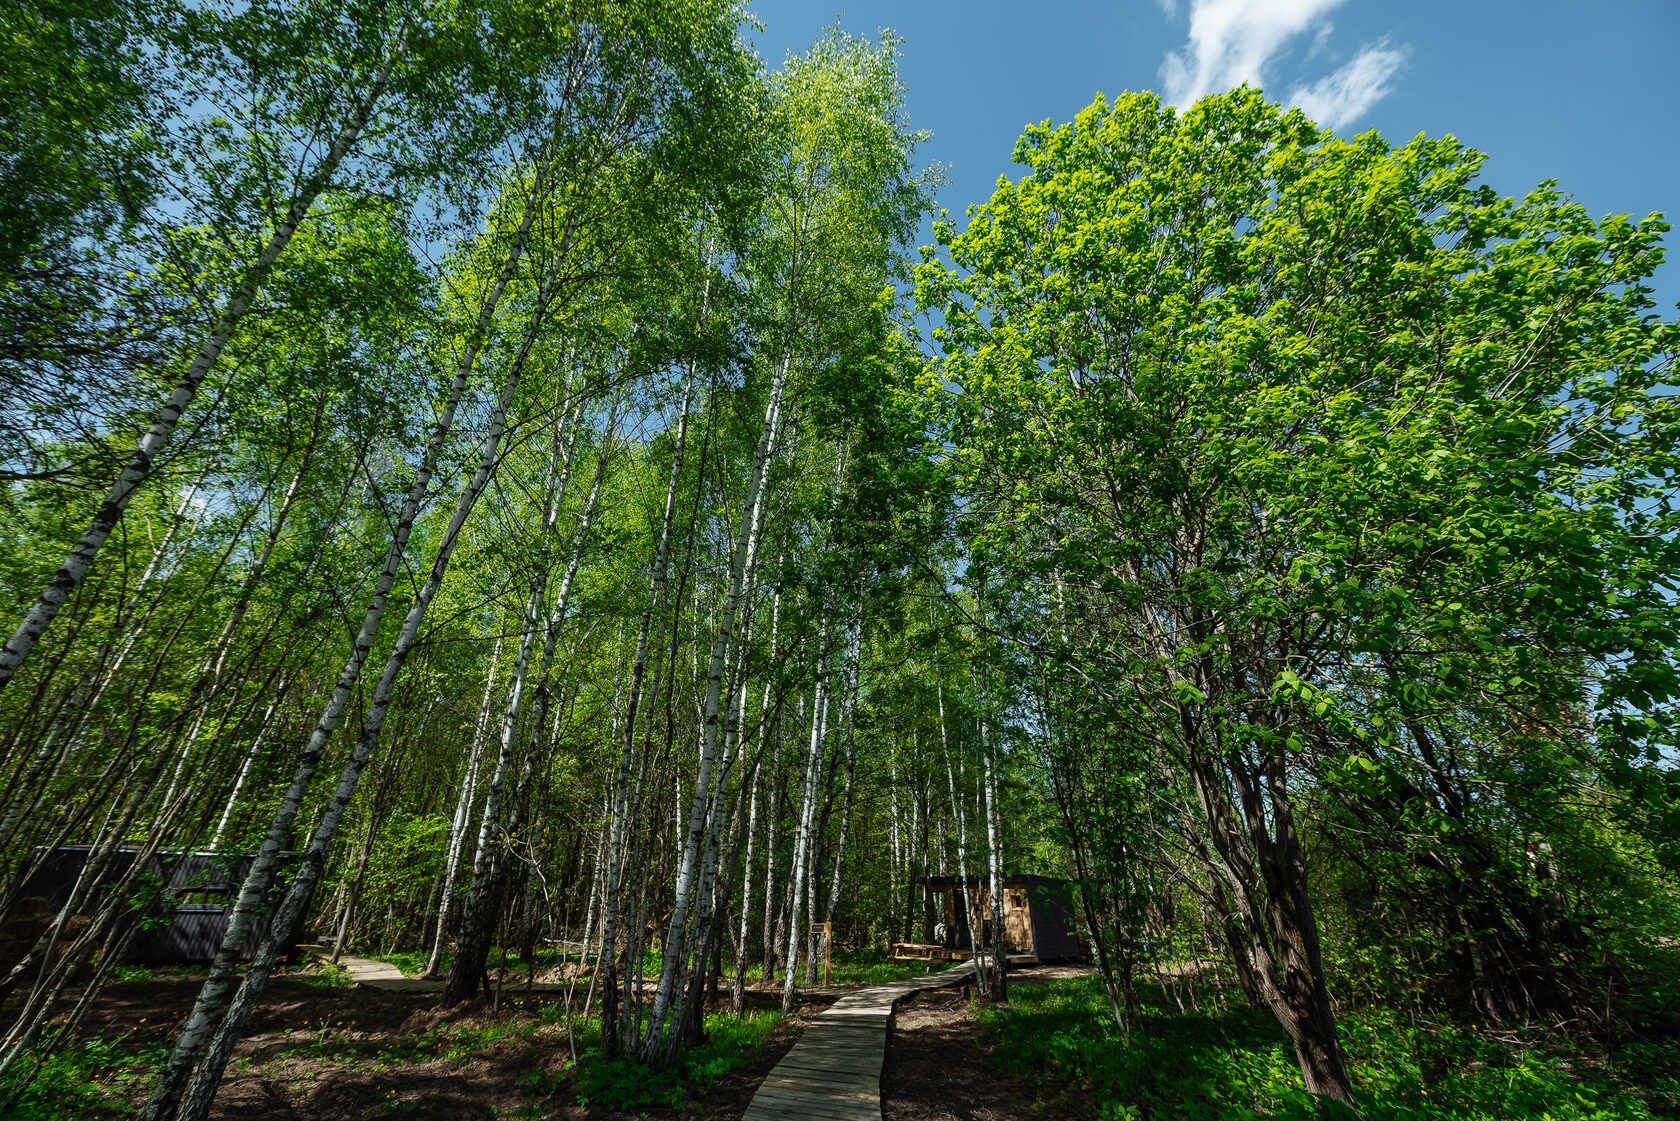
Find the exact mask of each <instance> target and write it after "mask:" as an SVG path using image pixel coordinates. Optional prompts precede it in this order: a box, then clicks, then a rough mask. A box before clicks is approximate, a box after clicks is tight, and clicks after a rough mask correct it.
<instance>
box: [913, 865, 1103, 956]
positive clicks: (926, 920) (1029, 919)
mask: <svg viewBox="0 0 1680 1121" xmlns="http://www.w3.org/2000/svg"><path fill="white" fill-rule="evenodd" d="M918 882H920V883H921V884H922V887H923V892H924V906H923V908H922V916H923V919H922V941H921V942H919V943H916V942H901V943H896V944H894V946H893V953H892V956H893V958H894V960H897V961H952V960H960V959H966V958H969V957H972V956H973V953H974V947H975V940H976V939H975V935H976V933H978V935H979V944H980V947H981V948H982V949H985V948H986V947H988V946H990V945H991V943H992V925H991V924H992V922H993V913H992V911H993V908H992V884H991V878H990V877H987V876H969V877H967V879H966V880H965V879H964V878H962V877H959V876H930V877H928V878H927V879H926V880H923V881H918ZM965 897H966V902H967V906H964V902H965ZM1003 924H1004V935H1005V938H1006V940H1007V943H1008V946H1009V957H1010V960H1011V961H1012V962H1016V963H1020V964H1032V963H1034V962H1041V961H1074V960H1078V959H1079V958H1082V957H1083V956H1084V952H1085V951H1084V947H1083V945H1082V944H1081V942H1080V939H1079V935H1078V932H1077V928H1076V926H1075V923H1074V917H1073V885H1071V884H1069V883H1068V882H1067V881H1066V880H1058V879H1055V878H1054V877H1051V876H1006V877H1005V878H1004V881H1003ZM976 928H978V929H976Z"/></svg>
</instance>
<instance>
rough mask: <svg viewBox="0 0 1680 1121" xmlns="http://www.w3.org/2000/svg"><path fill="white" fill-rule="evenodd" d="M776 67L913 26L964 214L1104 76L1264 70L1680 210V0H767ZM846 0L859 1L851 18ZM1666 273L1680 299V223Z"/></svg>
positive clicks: (1536, 175)
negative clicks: (839, 31)
mask: <svg viewBox="0 0 1680 1121" xmlns="http://www.w3.org/2000/svg"><path fill="white" fill-rule="evenodd" d="M749 6H750V8H751V10H752V11H753V12H754V14H755V15H756V16H757V17H758V19H759V20H760V22H762V23H763V24H764V25H765V28H764V30H763V32H761V33H758V34H757V35H755V36H754V38H755V42H756V44H757V46H758V50H759V53H760V54H762V55H763V56H764V58H765V59H766V61H768V62H770V63H771V64H772V65H775V64H777V63H779V62H780V60H781V59H782V58H783V57H784V55H785V53H786V52H787V51H788V50H790V49H792V50H802V49H804V47H806V46H807V45H809V44H810V42H811V40H812V38H813V37H814V36H815V35H816V34H817V33H818V32H819V31H820V30H821V29H822V28H823V27H824V26H825V25H828V24H831V23H833V22H834V21H835V18H836V17H837V16H839V17H840V25H841V26H842V27H844V28H845V29H847V30H848V31H851V32H853V33H858V34H869V35H873V34H874V33H875V32H876V30H877V29H878V28H881V27H890V28H892V29H893V30H894V31H896V32H897V33H898V34H900V35H901V36H902V37H903V38H904V40H905V42H904V44H903V51H904V60H903V64H902V67H903V69H902V73H903V76H904V80H905V82H906V84H907V85H908V87H909V103H910V113H911V116H912V119H913V121H914V123H915V124H916V125H917V126H918V127H921V128H928V129H932V130H933V132H934V139H933V141H932V142H931V143H930V144H928V145H927V147H926V149H925V151H924V153H923V155H924V158H925V159H927V160H931V161H937V162H939V163H942V164H945V165H947V169H948V172H947V173H948V175H949V178H950V181H951V182H950V185H949V186H948V187H946V188H945V190H944V191H943V192H942V194H941V197H940V202H941V204H942V205H944V206H945V207H947V208H949V209H950V210H951V212H952V214H953V215H960V214H961V212H962V211H963V209H964V208H966V207H967V206H968V205H969V204H970V203H973V202H978V201H981V200H983V199H984V198H985V197H986V196H987V195H989V194H990V192H991V189H992V186H993V184H994V183H995V182H996V181H997V177H998V176H999V175H1004V174H1007V175H1010V176H1014V175H1017V174H1019V171H1020V169H1019V168H1017V167H1015V165H1013V164H1012V163H1011V162H1010V158H1009V157H1010V153H1011V151H1012V150H1013V149H1014V145H1015V140H1016V138H1017V137H1019V136H1020V133H1021V127H1022V126H1023V125H1024V124H1026V123H1027V122H1029V121H1040V120H1043V119H1045V118H1046V117H1049V118H1053V119H1054V120H1056V121H1064V120H1067V119H1068V118H1069V117H1071V116H1072V115H1073V114H1074V113H1075V112H1077V111H1078V110H1079V109H1081V108H1083V107H1084V106H1086V105H1088V104H1090V102H1091V99H1092V97H1093V96H1094V95H1095V94H1096V92H1097V91H1099V90H1101V91H1103V92H1105V93H1108V94H1111V95H1112V94H1115V93H1119V92H1121V91H1122V90H1136V89H1152V90H1156V91H1158V92H1162V93H1164V94H1166V95H1167V96H1168V98H1169V100H1173V101H1174V102H1175V103H1177V102H1178V101H1179V100H1180V99H1182V98H1186V97H1193V96H1194V95H1195V94H1197V93H1199V92H1205V91H1208V90H1219V89H1225V88H1229V87H1230V86H1231V85H1233V84H1236V83H1237V82H1240V81H1242V80H1244V79H1247V80H1250V81H1254V80H1255V79H1258V82H1257V83H1256V84H1259V85H1261V86H1262V87H1263V88H1265V89H1266V91H1267V92H1268V94H1270V95H1271V96H1272V97H1274V98H1278V99H1285V98H1287V99H1289V100H1292V101H1295V102H1297V103H1299V104H1301V105H1302V106H1303V107H1305V108H1308V109H1309V111H1311V112H1312V113H1313V114H1314V116H1315V117H1316V118H1317V119H1319V120H1320V121H1321V122H1324V123H1331V122H1334V124H1335V126H1336V127H1337V128H1338V129H1340V130H1341V131H1344V132H1362V131H1364V130H1365V129H1368V128H1377V129H1380V130H1381V131H1382V132H1383V134H1384V135H1386V136H1387V137H1389V138H1390V139H1391V140H1403V139H1408V138H1410V137H1412V136H1415V135H1417V134H1418V133H1419V132H1428V133H1431V134H1434V135H1440V134H1443V133H1449V132H1450V133H1453V134H1455V135H1457V136H1458V137H1459V138H1460V139H1462V140H1463V141H1465V142H1466V143H1468V144H1470V145H1471V146H1473V147H1475V148H1478V149H1480V150H1481V151H1483V152H1485V153H1486V154H1487V155H1488V157H1489V159H1488V162H1487V164H1486V166H1485V170H1484V172H1483V178H1484V180H1485V181H1486V182H1488V183H1490V184H1491V185H1492V186H1494V187H1495V188H1497V189H1498V190H1500V191H1502V192H1504V193H1506V194H1520V193H1522V192H1523V191H1526V190H1527V189H1529V188H1530V187H1532V186H1533V185H1534V184H1536V183H1538V182H1539V181H1540V180H1542V179H1546V178H1552V179H1557V180H1558V181H1559V183H1560V184H1561V186H1562V187H1563V189H1564V190H1565V191H1568V192H1569V193H1571V194H1573V195H1574V196H1575V198H1576V200H1577V201H1579V202H1580V203H1581V204H1582V205H1583V206H1585V207H1586V209H1587V210H1588V211H1589V212H1590V213H1592V214H1593V215H1595V216H1598V215H1602V214H1607V213H1616V214H1621V213H1631V214H1634V215H1636V216H1641V217H1642V216H1644V215H1645V214H1647V213H1649V212H1651V211H1653V210H1657V211H1662V212H1664V213H1665V214H1667V215H1668V216H1669V218H1670V220H1671V221H1675V222H1676V224H1677V225H1680V0H1598V2H1595V3H1587V2H1585V0H1411V2H1408V3H1405V4H1397V3H1392V2H1390V3H1383V2H1378V0H1110V2H1107V3H1087V2H1077V0H1030V2H1026V3H1000V2H997V0H967V2H957V0H917V2H913V3H906V2H902V0H901V2H897V3H893V2H883V0H869V2H865V0H851V2H846V3H843V4H842V3H841V2H840V0H829V2H827V3H824V2H813V0H750V4H749ZM842 13H843V14H842ZM1666 240H1667V242H1668V246H1669V256H1670V258H1671V260H1670V261H1669V262H1668V263H1667V264H1665V265H1664V266H1663V267H1662V268H1661V269H1660V270H1659V271H1658V273H1657V276H1656V289H1657V297H1658V301H1659V304H1660V305H1661V306H1662V308H1663V309H1664V310H1665V312H1669V313H1672V311H1673V308H1674V305H1675V303H1676V302H1677V301H1680V260H1675V259H1672V258H1680V232H1676V233H1671V234H1669V235H1668V236H1667V239H1666Z"/></svg>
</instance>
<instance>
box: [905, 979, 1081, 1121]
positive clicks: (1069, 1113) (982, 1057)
mask: <svg viewBox="0 0 1680 1121" xmlns="http://www.w3.org/2000/svg"><path fill="white" fill-rule="evenodd" d="M1088 972H1090V969H1089V967H1073V966H1054V965H1039V966H1029V967H1026V968H1017V969H1014V970H1011V971H1010V975H1009V983H1010V985H1011V987H1014V986H1036V985H1043V984H1045V983H1046V982H1048V981H1051V980H1055V979H1060V978H1067V977H1079V976H1084V975H1085V974H1086V973H1088ZM969 996H970V993H969V990H968V989H967V988H964V989H936V990H934V991H932V992H925V993H917V994H916V995H915V996H913V997H911V998H910V999H908V1000H906V1001H904V1002H902V1003H901V1004H899V1005H898V1008H897V1010H896V1012H895V1014H894V1016H893V1025H892V1030H891V1031H890V1032H889V1033H888V1034H887V1061H886V1065H885V1066H884V1068H883V1069H882V1071H881V1116H882V1118H883V1119H884V1121H1029V1119H1030V1121H1038V1119H1040V1118H1052V1117H1053V1118H1058V1119H1059V1118H1069V1117H1075V1116H1080V1115H1081V1114H1080V1112H1078V1109H1077V1105H1076V1104H1075V1103H1072V1102H1070V1101H1066V1100H1064V1101H1060V1102H1058V1103H1057V1104H1056V1107H1055V1109H1054V1110H1047V1109H1046V1108H1045V1106H1044V1105H1043V1104H1042V1103H1040V1102H1038V1101H1036V1100H1035V1097H1034V1089H1033V1087H1031V1086H1030V1085H1028V1084H1026V1083H1023V1082H1020V1081H1017V1080H1016V1079H1013V1078H1010V1077H1008V1076H1007V1075H1004V1074H1000V1073H998V1071H997V1070H996V1069H995V1065H994V1062H993V1055H992V1052H993V1046H994V1045H993V1043H992V1041H991V1040H989V1039H988V1038H987V1033H986V1031H985V1029H984V1028H983V1027H982V1026H981V1024H980V1022H979V1020H977V1019H976V1018H975V1015H974V1006H973V1004H972V1003H970V999H969Z"/></svg>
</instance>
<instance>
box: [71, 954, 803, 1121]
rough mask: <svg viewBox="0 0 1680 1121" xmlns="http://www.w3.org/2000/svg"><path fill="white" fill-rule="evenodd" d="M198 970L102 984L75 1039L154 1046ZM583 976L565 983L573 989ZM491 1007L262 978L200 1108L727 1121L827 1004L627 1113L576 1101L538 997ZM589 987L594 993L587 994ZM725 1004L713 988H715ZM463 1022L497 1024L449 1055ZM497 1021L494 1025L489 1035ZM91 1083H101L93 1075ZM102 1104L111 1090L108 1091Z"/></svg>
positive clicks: (136, 1091)
mask: <svg viewBox="0 0 1680 1121" xmlns="http://www.w3.org/2000/svg"><path fill="white" fill-rule="evenodd" d="M201 980H202V977H201V976H195V975H193V974H191V973H184V974H182V975H180V976H178V977H166V978H163V979H157V980H148V981H136V982H124V983H114V984H111V985H108V986H106V988H105V990H104V992H103V993H102V994H101V996H100V998H99V1002H98V1004H97V1005H96V1007H95V1008H93V1009H90V1010H89V1013H88V1016H87V1019H86V1020H85V1021H84V1025H83V1029H82V1033H81V1034H82V1037H83V1038H87V1037H90V1036H97V1037H102V1038H104V1039H108V1040H118V1041H120V1044H121V1048H120V1050H121V1051H123V1052H128V1053H139V1052H142V1051H146V1050H155V1049H157V1048H159V1047H162V1046H167V1045H168V1044H169V1043H170V1042H171V1041H172V1040H173V1038H174V1034H175V1030H176V1028H178V1027H179V1025H180V1023H181V1022H182V1020H183V1019H184V1018H185V1017H186V1015H187V1013H188V1012H189V1011H190V1010H191V1008H192V1002H193V999H194V997H195V996H196V995H197V993H198V988H199V984H200V982H201ZM585 987H586V986H582V985H580V986H579V989H578V991H577V994H576V995H577V998H578V999H579V1000H581V998H582V996H583V990H584V988H585ZM503 995H504V1000H503V1003H502V1006H501V1007H499V1008H495V1009H492V1008H490V1007H489V1006H488V1005H486V1004H479V1005H475V1006H462V1007H461V1008H457V1009H451V1010H444V1009H440V1008H439V1007H438V997H437V994H436V993H430V992H384V991H381V990H378V989H372V988H365V987H353V988H352V987H333V986H328V985H323V984H318V983H310V982H308V981H305V980H298V979H288V978H276V979H275V980H274V981H273V982H272V983H271V984H270V985H269V987H268V989H267V991H266V992H265V994H264V997H263V1000H262V1003H261V1004H260V1005H259V1006H258V1008H257V1011H256V1012H255V1013H254V1014H253V1015H252V1017H251V1021H250V1024H249V1026H248V1028H247V1031H246V1036H245V1038H244V1039H243V1040H242V1041H241V1042H240V1043H239V1045H238V1047H237V1048H236V1049H235V1051H234V1055H233V1059H232V1061H231V1062H230V1064H229V1066H228V1070H227V1073H226V1076H225V1077H224V1078H223V1080H222V1085H221V1089H220V1091H219V1092H218V1094H217V1096H216V1103H215V1105H214V1107H213V1108H212V1111H211V1117H212V1118H214V1119H216V1121H350V1119H358V1121H359V1119H363V1118H378V1117H395V1116H403V1115H407V1116H413V1117H424V1118H432V1119H437V1121H480V1119H489V1118H508V1117H531V1118H555V1119H565V1121H629V1119H630V1118H632V1117H635V1118H642V1117H646V1118H651V1119H653V1121H699V1119H701V1118H705V1119H708V1121H734V1119H737V1118H739V1117H740V1116H741V1115H742V1114H743V1113H744V1112H745V1111H746V1108H747V1106H748V1104H749V1103H751V1101H752V1097H753V1094H754V1092H755V1091H756V1090H757V1089H758V1084H759V1082H761V1081H762V1080H763V1078H764V1076H765V1075H766V1074H768V1073H769V1072H770V1070H771V1068H773V1067H774V1066H775V1065H776V1064H777V1063H778V1062H780V1061H781V1059H782V1056H783V1055H785V1054H786V1053H787V1051H788V1050H789V1048H791V1047H792V1046H793V1044H794V1043H795V1041H797V1040H798V1038H799V1035H800V1033H801V1032H802V1031H803V1030H804V1028H805V1025H806V1024H807V1023H809V1021H810V1020H811V1018H812V1017H814V1016H816V1015H817V1014H818V1013H820V1012H821V1011H822V1010H823V1009H825V1008H827V1007H828V1006H829V1005H830V1004H831V1003H833V1001H834V999H835V998H834V996H833V995H832V994H822V995H818V994H809V995H807V996H805V998H804V1000H803V1003H802V1004H801V1005H800V1007H799V1008H798V1009H797V1010H796V1012H795V1014H794V1016H792V1017H790V1018H788V1019H786V1020H784V1021H782V1022H781V1023H780V1024H778V1025H777V1027H776V1030H775V1033H774V1034H773V1035H772V1036H771V1038H770V1041H769V1043H768V1044H767V1045H766V1047H765V1048H764V1049H763V1050H762V1051H761V1052H760V1053H759V1055H758V1056H757V1058H756V1061H755V1062H753V1063H752V1064H751V1065H750V1066H749V1067H747V1068H743V1069H740V1070H736V1071H734V1072H731V1073H729V1074H726V1075H724V1076H723V1077H721V1078H720V1079H719V1080H718V1081H717V1082H716V1083H714V1084H713V1086H712V1087H711V1089H710V1090H709V1091H708V1092H707V1093H706V1094H705V1095H704V1096H703V1097H701V1098H700V1099H699V1100H698V1101H696V1102H695V1103H694V1105H695V1106H697V1107H698V1108H697V1109H686V1110H671V1109H653V1110H648V1111H637V1112H636V1113H634V1114H630V1113H622V1112H615V1111H612V1110H607V1109H604V1108H601V1107H599V1106H577V1105H570V1104H566V1103H569V1102H572V1101H575V1099H576V1096H577V1095H576V1092H575V1089H574V1088H573V1087H572V1086H570V1085H569V1084H568V1083H569V1076H568V1074H567V1072H566V1071H565V1067H566V1066H567V1060H568V1059H569V1056H570V1050H569V1048H568V1045H567V1041H566V1033H565V1029H564V1027H563V1026H560V1025H550V1024H542V1023H540V1022H538V1021H537V1019H536V1017H535V1015H534V1013H535V1012H536V1010H537V1009H538V1008H539V1007H540V1006H541V1004H542V1003H543V1002H544V1001H545V1000H546V1001H553V1000H557V999H559V998H558V997H556V996H553V995H550V994H539V995H535V996H533V997H532V998H529V999H528V998H526V997H525V996H524V995H523V994H521V993H520V992H518V991H517V990H515V989H512V988H509V989H508V990H506V991H505V992H504V994H503ZM597 995H598V994H597ZM724 1001H725V1002H727V997H725V998H724ZM780 1003H781V993H780V991H776V992H761V991H755V990H752V989H748V990H747V1006H748V1008H749V1009H768V1008H779V1007H780ZM450 1027H456V1028H459V1027H469V1028H474V1029H490V1030H492V1031H495V1032H497V1033H498V1034H503V1035H504V1038H500V1039H497V1040H495V1041H493V1042H491V1043H490V1044H488V1045H487V1046H483V1047H480V1048H478V1049H476V1050H474V1051H473V1052H472V1053H471V1054H468V1055H459V1054H457V1055H451V1054H450V1051H451V1050H453V1049H454V1048H453V1047H452V1045H451V1043H450V1033H448V1032H446V1031H442V1030H439V1029H447V1028H450ZM501 1029H505V1032H503V1031H502V1030H501ZM102 1081H103V1080H102ZM150 1085H151V1080H150V1077H149V1076H146V1077H139V1078H136V1079H134V1080H133V1081H132V1082H129V1083H127V1085H126V1086H125V1087H124V1089H125V1090H129V1091H132V1096H131V1097H130V1098H129V1102H128V1105H129V1106H130V1108H133V1109H138V1108H139V1106H140V1105H142V1104H143V1103H144V1100H145V1094H146V1092H147V1091H148V1090H149V1089H150ZM111 1105H112V1107H113V1114H115V1113H117V1112H120V1111H121V1106H122V1102H121V1101H120V1099H116V1100H111Z"/></svg>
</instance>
